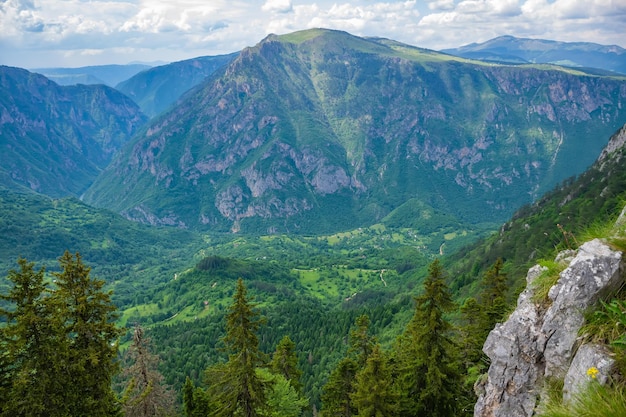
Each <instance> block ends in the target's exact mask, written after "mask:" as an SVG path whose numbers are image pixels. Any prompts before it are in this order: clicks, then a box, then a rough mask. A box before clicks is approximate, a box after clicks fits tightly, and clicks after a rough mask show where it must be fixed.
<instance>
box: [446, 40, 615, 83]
mask: <svg viewBox="0 0 626 417" xmlns="http://www.w3.org/2000/svg"><path fill="white" fill-rule="evenodd" d="M442 52H445V53H448V54H452V55H456V56H460V57H464V58H470V59H480V60H484V61H494V62H506V63H515V64H522V63H546V64H556V65H563V66H566V67H578V68H588V69H601V70H605V71H611V72H617V73H621V74H626V49H623V48H621V47H619V46H616V45H612V46H606V45H598V44H596V43H590V42H557V41H550V40H544V39H527V38H516V37H513V36H500V37H497V38H495V39H491V40H488V41H487V42H483V43H472V44H469V45H465V46H461V47H459V48H453V49H444V50H443V51H442Z"/></svg>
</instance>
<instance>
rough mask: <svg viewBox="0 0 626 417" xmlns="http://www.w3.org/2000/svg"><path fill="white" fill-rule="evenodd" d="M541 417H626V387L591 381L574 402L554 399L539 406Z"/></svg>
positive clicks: (576, 396)
mask: <svg viewBox="0 0 626 417" xmlns="http://www.w3.org/2000/svg"><path fill="white" fill-rule="evenodd" d="M537 416H539V417H574V416H603V417H623V416H626V387H624V386H623V385H616V386H605V385H601V384H599V383H597V382H596V381H590V383H589V385H588V386H587V388H586V389H584V390H582V391H581V392H579V393H578V394H577V395H575V396H574V397H573V398H572V400H570V401H568V402H566V403H565V402H563V401H562V399H560V398H556V397H552V398H549V399H548V401H547V402H546V403H545V404H543V405H540V406H539V410H538V413H537Z"/></svg>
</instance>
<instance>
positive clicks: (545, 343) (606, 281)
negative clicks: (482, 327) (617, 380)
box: [474, 239, 624, 417]
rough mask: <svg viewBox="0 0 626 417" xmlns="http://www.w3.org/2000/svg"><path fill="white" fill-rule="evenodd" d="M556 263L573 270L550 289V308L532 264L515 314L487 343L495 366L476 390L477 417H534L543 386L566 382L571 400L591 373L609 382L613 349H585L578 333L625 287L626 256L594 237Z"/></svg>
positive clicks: (562, 275)
mask: <svg viewBox="0 0 626 417" xmlns="http://www.w3.org/2000/svg"><path fill="white" fill-rule="evenodd" d="M557 261H558V262H565V263H566V264H567V265H568V266H567V268H566V269H565V270H563V271H562V272H561V274H560V276H559V279H558V281H557V283H556V284H555V285H554V286H553V287H552V288H551V289H550V292H549V295H548V297H549V301H550V303H549V304H550V305H549V306H546V305H545V303H541V302H536V301H535V300H534V297H533V295H534V293H535V289H536V283H535V280H536V279H537V278H538V277H539V276H540V275H541V273H542V272H543V269H542V267H540V266H539V265H537V266H534V267H533V268H531V269H530V270H529V271H528V275H527V278H526V279H527V287H526V290H524V291H523V292H522V293H521V294H520V296H519V298H518V303H517V308H516V310H515V311H514V312H513V314H511V316H510V317H509V319H508V320H507V321H506V322H504V323H502V324H497V325H496V327H495V328H494V329H493V330H492V331H491V333H490V334H489V336H488V338H487V340H486V341H485V344H484V347H483V351H484V352H485V353H486V354H487V356H489V358H490V359H491V365H490V367H489V371H488V378H487V379H486V380H485V381H483V382H482V383H479V384H477V386H476V389H477V390H478V391H480V395H479V399H478V401H477V403H476V406H475V408H474V416H475V417H530V416H532V415H534V413H535V408H536V405H537V403H538V401H539V397H540V394H541V390H542V387H543V385H544V382H545V381H546V380H549V379H551V378H555V379H565V381H566V384H565V387H566V388H565V389H564V391H565V392H564V395H565V398H567V397H568V396H569V395H571V394H572V392H573V391H574V390H575V389H576V381H582V380H584V379H585V377H586V375H585V373H586V371H587V369H589V368H590V367H592V366H593V367H596V368H597V369H598V370H599V371H600V375H599V377H598V378H599V379H600V380H602V379H603V378H606V377H607V376H608V373H609V372H610V370H611V365H612V359H611V358H610V354H609V353H608V351H607V350H606V349H604V348H603V347H602V346H597V345H582V346H581V343H580V339H579V337H578V332H579V329H580V327H581V326H582V325H583V323H584V316H583V314H584V312H585V310H586V309H587V308H589V307H591V306H593V305H595V304H596V303H597V302H598V301H599V300H601V299H603V298H604V297H607V296H609V295H610V294H611V293H614V292H615V291H617V289H618V288H619V287H620V286H621V285H622V284H623V282H624V259H623V256H622V253H621V252H618V251H614V250H612V249H611V248H610V247H609V246H608V245H607V244H606V243H604V242H603V241H601V240H598V239H596V240H593V241H590V242H587V243H585V244H583V245H582V246H581V247H580V248H579V249H578V250H577V251H576V252H574V251H566V252H562V253H561V254H559V256H557Z"/></svg>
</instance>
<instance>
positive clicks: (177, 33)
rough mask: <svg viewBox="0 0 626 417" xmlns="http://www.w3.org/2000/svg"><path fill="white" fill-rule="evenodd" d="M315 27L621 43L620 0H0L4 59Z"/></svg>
mask: <svg viewBox="0 0 626 417" xmlns="http://www.w3.org/2000/svg"><path fill="white" fill-rule="evenodd" d="M312 27H326V28H331V29H339V30H345V31H348V32H351V33H353V34H355V35H360V36H381V37H386V38H391V39H396V40H399V41H401V42H406V43H409V44H412V45H417V46H421V47H426V48H433V49H441V48H447V47H455V46H460V45H464V44H467V43H470V42H481V41H485V40H488V39H490V38H493V37H495V36H500V35H505V34H510V35H514V36H518V37H534V38H544V39H554V40H560V41H590V42H597V43H603V44H618V45H621V46H623V47H626V37H624V33H625V32H624V27H626V1H623V0H586V1H584V2H582V1H579V0H424V1H415V0H408V1H407V0H400V1H395V0H386V1H382V0H381V1H379V0H314V1H305V0H250V1H245V0H179V1H176V2H174V1H171V0H94V1H83V0H4V1H2V0H0V64H8V65H16V66H24V67H29V66H30V67H32V66H33V64H32V61H33V60H37V62H39V61H41V60H47V62H45V63H44V64H45V65H38V66H76V65H87V64H100V63H111V62H117V63H124V62H128V61H133V60H137V59H141V60H145V61H150V60H165V61H171V60H178V59H185V58H190V57H193V56H199V55H211V54H220V53H228V52H233V51H237V50H240V49H242V48H244V47H245V46H252V45H254V44H256V43H257V42H259V41H260V40H261V39H263V38H264V37H265V36H267V34H269V33H277V34H282V33H288V32H292V31H296V30H302V29H307V28H312Z"/></svg>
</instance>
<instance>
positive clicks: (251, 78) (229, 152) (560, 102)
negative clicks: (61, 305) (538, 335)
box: [85, 29, 626, 233]
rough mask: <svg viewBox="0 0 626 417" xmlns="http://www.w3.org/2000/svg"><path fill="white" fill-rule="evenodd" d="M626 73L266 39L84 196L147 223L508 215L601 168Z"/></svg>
mask: <svg viewBox="0 0 626 417" xmlns="http://www.w3.org/2000/svg"><path fill="white" fill-rule="evenodd" d="M624 99H626V82H625V79H624V78H616V77H600V76H592V75H589V74H585V73H580V72H577V71H574V70H566V69H563V68H560V67H551V66H545V65H543V66H538V65H526V66H517V65H516V66H510V65H495V64H486V63H483V62H479V61H469V60H466V59H461V58H456V57H453V56H450V55H445V54H441V53H438V52H434V51H429V50H424V49H419V48H416V47H412V46H409V45H404V44H401V43H398V42H395V41H391V40H386V39H364V38H359V37H355V36H352V35H349V34H347V33H345V32H338V31H329V30H321V29H319V30H309V31H302V32H296V33H293V34H289V35H283V36H274V35H271V36H269V37H267V38H266V39H264V40H263V41H262V42H260V43H259V44H258V45H256V46H255V47H253V48H248V49H245V50H244V51H242V52H241V53H240V55H239V56H238V57H237V58H236V59H235V60H234V61H232V62H231V63H230V65H228V66H227V67H226V68H224V69H222V70H218V71H216V72H215V73H214V74H213V75H212V76H210V77H209V79H207V81H206V82H205V83H203V84H202V85H200V86H198V87H197V88H196V89H194V90H193V92H191V93H189V94H187V95H186V96H185V97H184V99H183V100H181V101H180V102H179V103H178V105H177V106H176V107H175V108H173V109H172V110H170V111H169V112H168V113H165V114H163V115H161V116H160V117H158V118H156V119H154V120H153V121H151V123H150V124H149V126H148V127H147V128H146V129H145V130H144V131H142V133H141V134H139V135H138V136H136V137H135V138H134V140H133V141H132V143H130V144H129V145H128V146H127V147H125V149H124V150H123V151H122V152H121V153H120V154H119V156H118V157H117V158H116V159H115V161H113V163H112V164H111V165H110V166H109V167H108V168H107V169H106V170H105V171H104V172H103V173H102V175H100V176H99V177H98V179H97V180H96V181H95V183H94V184H93V185H92V186H91V187H90V189H89V190H88V191H87V193H86V194H85V201H87V202H89V203H91V204H94V205H96V206H101V207H107V208H110V209H112V210H114V211H117V212H121V213H123V214H124V215H125V216H126V217H128V218H130V219H134V220H137V221H142V222H147V223H151V224H168V225H176V226H179V227H190V228H199V229H213V230H229V229H230V230H233V231H237V230H242V231H254V232H259V233H267V232H278V233H280V232H286V231H289V232H300V233H312V232H320V233H322V232H327V231H333V230H335V231H336V230H346V229H350V228H355V227H360V226H363V225H370V224H373V223H376V222H378V221H379V220H380V219H382V218H383V217H384V216H386V215H387V214H389V213H390V212H391V211H392V210H395V209H397V208H399V207H400V206H402V204H404V203H405V202H407V201H411V199H414V198H417V199H419V200H421V201H422V202H424V203H426V204H427V205H429V206H430V207H433V208H434V209H436V210H438V211H440V212H443V213H446V214H448V215H450V216H452V217H454V218H456V219H457V220H461V221H465V222H471V223H477V222H484V221H500V220H502V221H503V220H504V219H506V218H507V216H510V214H512V212H513V211H514V210H515V209H517V208H518V207H520V206H521V205H522V204H524V203H528V202H530V201H532V199H533V198H536V197H537V196H539V195H540V194H541V193H543V192H545V191H547V190H549V189H551V188H552V187H554V185H555V184H557V183H558V182H559V181H562V180H563V179H565V178H567V177H569V176H571V175H574V174H577V173H580V172H582V171H583V170H584V169H585V168H586V167H588V166H589V165H590V164H591V163H593V161H594V159H595V158H596V157H597V155H598V154H599V153H600V151H601V149H602V148H603V146H604V145H605V144H606V138H607V137H609V135H610V134H611V133H612V132H613V131H614V130H615V129H616V128H617V127H618V126H620V125H621V124H623V123H624V120H626V106H624V105H623V102H624Z"/></svg>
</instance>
